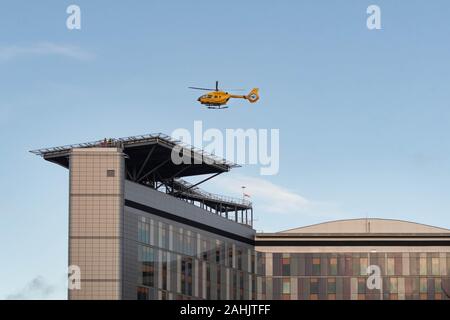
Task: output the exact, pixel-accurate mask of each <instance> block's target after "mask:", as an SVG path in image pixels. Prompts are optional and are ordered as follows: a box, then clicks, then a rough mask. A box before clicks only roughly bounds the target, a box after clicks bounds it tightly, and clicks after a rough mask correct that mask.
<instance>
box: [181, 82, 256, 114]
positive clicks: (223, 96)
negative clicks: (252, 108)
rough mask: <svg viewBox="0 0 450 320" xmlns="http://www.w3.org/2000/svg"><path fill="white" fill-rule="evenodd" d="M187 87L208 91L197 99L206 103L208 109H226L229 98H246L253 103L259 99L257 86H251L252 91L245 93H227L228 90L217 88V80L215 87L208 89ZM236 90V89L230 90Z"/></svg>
mask: <svg viewBox="0 0 450 320" xmlns="http://www.w3.org/2000/svg"><path fill="white" fill-rule="evenodd" d="M189 89H195V90H206V91H210V92H208V93H207V94H204V95H202V96H200V97H199V98H198V99H197V101H198V102H200V103H201V104H203V105H206V106H207V107H208V109H226V108H228V106H226V104H227V102H228V100H230V98H237V99H246V100H248V101H249V102H251V103H255V102H256V101H258V100H259V95H258V91H259V89H258V88H253V89H252V91H250V92H249V94H247V95H236V94H229V93H228V92H225V91H223V90H220V89H219V81H216V89H215V90H214V89H208V88H199V87H189ZM232 91H237V90H232Z"/></svg>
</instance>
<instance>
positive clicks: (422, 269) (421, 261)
mask: <svg viewBox="0 0 450 320" xmlns="http://www.w3.org/2000/svg"><path fill="white" fill-rule="evenodd" d="M419 264H420V269H419V270H420V275H421V276H425V275H426V274H427V258H425V257H421V258H420V259H419Z"/></svg>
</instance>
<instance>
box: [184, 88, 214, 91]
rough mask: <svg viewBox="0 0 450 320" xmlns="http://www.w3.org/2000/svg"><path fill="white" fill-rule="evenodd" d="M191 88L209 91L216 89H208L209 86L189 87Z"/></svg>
mask: <svg viewBox="0 0 450 320" xmlns="http://www.w3.org/2000/svg"><path fill="white" fill-rule="evenodd" d="M188 88H189V89H195V90H207V91H214V89H208V88H198V87H188Z"/></svg>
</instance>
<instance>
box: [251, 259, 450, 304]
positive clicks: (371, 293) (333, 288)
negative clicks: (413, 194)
mask: <svg viewBox="0 0 450 320" xmlns="http://www.w3.org/2000/svg"><path fill="white" fill-rule="evenodd" d="M257 256H258V266H257V270H258V272H259V274H260V275H259V277H264V280H263V281H259V283H260V284H261V285H260V286H258V288H257V294H258V296H259V298H262V299H300V300H303V299H304V300H316V299H324V300H334V299H344V300H347V299H354V300H365V299H370V300H380V299H383V300H385V299H389V300H404V299H417V300H418V299H424V300H428V299H432V300H441V299H447V300H448V299H449V298H448V297H447V296H446V295H445V294H444V293H443V290H442V287H441V282H442V279H443V278H448V277H449V275H450V253H442V252H441V253H439V252H417V253H409V252H396V253H391V252H389V253H388V252H385V253H383V252H377V253H367V252H361V253H276V252H275V253H258V255H257ZM369 265H376V266H379V268H380V271H381V289H369V287H368V285H367V280H368V277H369V275H368V274H367V267H368V266H369Z"/></svg>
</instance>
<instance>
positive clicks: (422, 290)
mask: <svg viewBox="0 0 450 320" xmlns="http://www.w3.org/2000/svg"><path fill="white" fill-rule="evenodd" d="M427 291H428V285H427V278H420V293H427Z"/></svg>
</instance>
